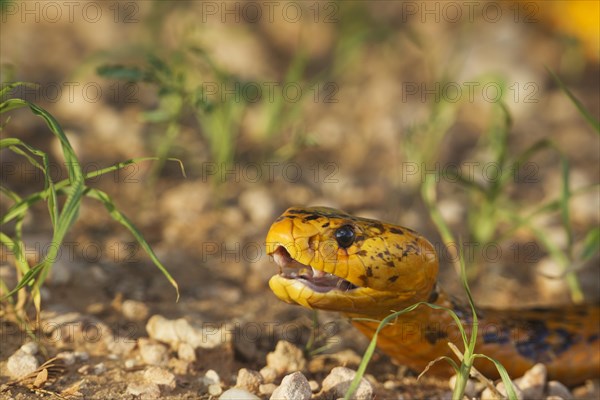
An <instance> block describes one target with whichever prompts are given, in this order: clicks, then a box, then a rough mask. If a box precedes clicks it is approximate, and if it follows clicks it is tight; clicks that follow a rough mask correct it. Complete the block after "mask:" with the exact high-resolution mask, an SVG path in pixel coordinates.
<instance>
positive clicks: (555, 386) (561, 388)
mask: <svg viewBox="0 0 600 400" xmlns="http://www.w3.org/2000/svg"><path fill="white" fill-rule="evenodd" d="M546 394H547V395H548V398H549V397H552V396H556V397H560V398H561V399H563V400H571V399H574V397H573V394H572V393H571V392H570V391H569V389H567V387H566V386H565V385H563V384H562V383H560V382H558V381H550V382H548V388H547V389H546Z"/></svg>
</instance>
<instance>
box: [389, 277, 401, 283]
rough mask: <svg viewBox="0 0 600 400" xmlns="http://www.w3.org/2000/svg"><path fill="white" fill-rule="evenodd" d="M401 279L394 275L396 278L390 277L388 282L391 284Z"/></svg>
mask: <svg viewBox="0 0 600 400" xmlns="http://www.w3.org/2000/svg"><path fill="white" fill-rule="evenodd" d="M399 277H400V275H394V276H390V277H389V278H388V281H390V282H396V280H397V279H398V278H399Z"/></svg>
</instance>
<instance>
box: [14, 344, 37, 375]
mask: <svg viewBox="0 0 600 400" xmlns="http://www.w3.org/2000/svg"><path fill="white" fill-rule="evenodd" d="M39 366H40V364H39V362H38V360H37V358H35V356H33V355H31V354H28V353H25V352H24V351H23V350H21V349H19V350H17V351H16V352H15V353H14V354H13V355H12V356H10V357H9V358H8V361H7V363H6V369H8V373H9V375H10V376H11V377H13V378H21V377H23V376H25V375H27V374H30V373H32V372H33V371H35V370H36V369H37V368H38V367H39Z"/></svg>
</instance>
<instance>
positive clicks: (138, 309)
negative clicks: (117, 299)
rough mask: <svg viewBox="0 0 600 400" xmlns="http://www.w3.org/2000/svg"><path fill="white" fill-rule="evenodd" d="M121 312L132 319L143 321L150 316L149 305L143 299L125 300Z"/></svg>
mask: <svg viewBox="0 0 600 400" xmlns="http://www.w3.org/2000/svg"><path fill="white" fill-rule="evenodd" d="M121 313H122V314H123V316H124V317H125V318H127V319H128V320H130V321H143V320H145V319H146V317H148V306H146V305H145V304H144V303H142V302H141V301H137V300H125V301H124V302H123V304H122V305H121Z"/></svg>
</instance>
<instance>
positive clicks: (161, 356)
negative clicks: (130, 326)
mask: <svg viewBox="0 0 600 400" xmlns="http://www.w3.org/2000/svg"><path fill="white" fill-rule="evenodd" d="M138 347H139V348H140V355H141V356H142V360H144V363H145V364H148V365H166V364H167V362H168V361H169V352H168V350H167V348H166V347H165V346H164V345H162V344H160V343H156V342H154V341H152V340H149V339H146V338H140V339H138Z"/></svg>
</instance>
